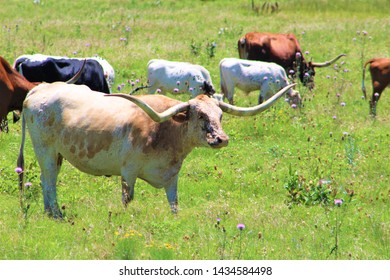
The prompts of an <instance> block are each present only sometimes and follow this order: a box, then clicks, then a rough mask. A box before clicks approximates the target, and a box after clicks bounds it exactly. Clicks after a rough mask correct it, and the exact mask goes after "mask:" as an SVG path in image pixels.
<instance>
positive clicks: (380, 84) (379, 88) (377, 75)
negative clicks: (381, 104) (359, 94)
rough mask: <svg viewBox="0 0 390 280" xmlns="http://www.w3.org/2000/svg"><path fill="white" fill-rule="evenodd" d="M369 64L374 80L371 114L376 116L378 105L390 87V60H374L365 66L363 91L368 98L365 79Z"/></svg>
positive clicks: (367, 62)
mask: <svg viewBox="0 0 390 280" xmlns="http://www.w3.org/2000/svg"><path fill="white" fill-rule="evenodd" d="M367 64H370V73H371V80H372V97H371V100H370V113H371V114H372V115H373V116H375V115H376V104H377V103H378V101H379V98H380V97H381V94H382V92H383V91H384V90H385V88H386V87H389V86H390V58H372V59H370V60H368V61H366V63H365V64H364V66H363V79H362V91H363V93H364V97H365V98H367V93H366V87H365V85H364V78H365V75H366V67H367Z"/></svg>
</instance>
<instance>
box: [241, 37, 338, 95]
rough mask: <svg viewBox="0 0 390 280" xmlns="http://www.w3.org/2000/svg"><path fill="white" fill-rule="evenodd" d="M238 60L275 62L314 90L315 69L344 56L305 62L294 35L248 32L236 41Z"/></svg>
mask: <svg viewBox="0 0 390 280" xmlns="http://www.w3.org/2000/svg"><path fill="white" fill-rule="evenodd" d="M238 53H239V56H240V58H242V59H249V60H260V61H266V62H275V63H277V64H279V65H281V66H282V67H283V68H284V69H285V70H286V72H287V73H289V74H290V73H293V74H292V77H295V75H296V74H298V76H299V79H300V80H301V82H302V83H303V84H304V85H305V86H307V87H308V88H309V89H313V88H314V75H315V70H314V68H315V67H325V66H329V65H331V64H333V63H334V62H336V61H337V60H338V59H340V58H341V57H342V56H345V54H340V55H338V56H337V57H336V58H334V59H332V60H330V61H327V62H324V63H315V62H307V61H306V59H305V58H304V56H303V54H302V49H301V47H300V45H299V43H298V40H297V38H296V37H295V35H294V34H275V33H268V32H249V33H247V34H245V35H244V36H243V37H241V38H240V39H239V40H238Z"/></svg>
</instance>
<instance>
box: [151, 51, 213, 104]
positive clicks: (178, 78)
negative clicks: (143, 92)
mask: <svg viewBox="0 0 390 280" xmlns="http://www.w3.org/2000/svg"><path fill="white" fill-rule="evenodd" d="M148 83H149V94H153V93H155V92H156V91H158V92H159V93H161V94H164V93H166V92H171V93H185V92H189V93H191V95H192V97H195V96H197V95H199V94H207V95H212V94H213V93H215V88H214V86H213V83H212V82H211V77H210V73H209V71H207V70H206V69H205V68H204V67H203V66H200V65H196V64H191V63H187V62H176V61H168V60H163V59H152V60H150V61H149V62H148Z"/></svg>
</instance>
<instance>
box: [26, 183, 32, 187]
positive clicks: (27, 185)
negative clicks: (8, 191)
mask: <svg viewBox="0 0 390 280" xmlns="http://www.w3.org/2000/svg"><path fill="white" fill-rule="evenodd" d="M24 186H25V187H26V188H30V187H32V183H31V182H27V183H25V184H24Z"/></svg>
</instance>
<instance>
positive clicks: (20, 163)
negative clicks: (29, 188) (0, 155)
mask: <svg viewBox="0 0 390 280" xmlns="http://www.w3.org/2000/svg"><path fill="white" fill-rule="evenodd" d="M25 140H26V119H25V116H24V114H23V113H22V142H21V144H20V149H19V156H18V160H17V168H16V172H17V173H18V176H19V202H20V207H21V209H22V211H23V212H24V205H23V196H24V195H23V194H24V189H23V182H24V176H23V174H24V155H23V150H24V142H25Z"/></svg>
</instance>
